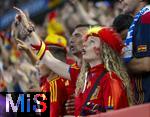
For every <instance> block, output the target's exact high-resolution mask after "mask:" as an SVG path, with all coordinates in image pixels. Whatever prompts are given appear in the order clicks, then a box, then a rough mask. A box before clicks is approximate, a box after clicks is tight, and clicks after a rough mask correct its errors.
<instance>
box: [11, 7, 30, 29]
mask: <svg viewBox="0 0 150 117" xmlns="http://www.w3.org/2000/svg"><path fill="white" fill-rule="evenodd" d="M13 8H14V9H15V10H16V11H17V12H18V14H17V15H16V18H17V19H18V21H19V22H22V24H23V25H24V26H25V27H26V28H28V27H29V26H30V25H29V21H28V18H27V16H26V15H25V13H24V12H23V11H22V10H21V9H19V8H17V7H13Z"/></svg>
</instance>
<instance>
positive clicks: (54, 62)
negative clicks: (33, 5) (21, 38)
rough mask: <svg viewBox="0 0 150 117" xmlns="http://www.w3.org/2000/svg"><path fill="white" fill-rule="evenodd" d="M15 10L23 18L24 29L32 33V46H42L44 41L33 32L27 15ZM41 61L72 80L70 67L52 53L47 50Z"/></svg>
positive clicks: (30, 39) (30, 35)
mask: <svg viewBox="0 0 150 117" xmlns="http://www.w3.org/2000/svg"><path fill="white" fill-rule="evenodd" d="M14 8H15V9H16V10H17V11H18V13H19V16H20V17H21V23H22V24H23V25H24V28H26V29H27V30H28V31H29V33H30V34H29V41H30V44H32V45H38V46H39V45H41V41H42V40H41V39H40V38H39V36H38V35H37V34H36V32H35V31H34V30H32V27H31V26H30V24H29V21H28V19H27V17H26V16H25V14H24V13H23V11H22V10H21V9H18V8H16V7H14ZM34 52H35V53H36V54H37V51H34ZM41 61H42V62H43V63H44V64H45V65H47V66H48V68H50V69H51V70H52V71H53V72H55V73H57V74H58V75H60V76H62V77H64V78H66V79H70V74H69V72H68V70H69V67H70V66H69V65H67V64H65V63H64V62H62V61H60V60H58V59H56V58H55V57H54V56H53V55H52V54H51V53H50V51H48V50H46V52H45V54H44V56H43V57H42V60H41Z"/></svg>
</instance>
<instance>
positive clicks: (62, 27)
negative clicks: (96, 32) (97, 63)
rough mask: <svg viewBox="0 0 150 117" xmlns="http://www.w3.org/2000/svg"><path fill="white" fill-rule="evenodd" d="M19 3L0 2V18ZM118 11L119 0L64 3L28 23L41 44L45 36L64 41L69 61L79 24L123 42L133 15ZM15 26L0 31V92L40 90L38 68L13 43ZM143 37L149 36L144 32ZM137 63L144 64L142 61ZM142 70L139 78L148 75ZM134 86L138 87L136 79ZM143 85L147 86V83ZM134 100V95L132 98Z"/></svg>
mask: <svg viewBox="0 0 150 117" xmlns="http://www.w3.org/2000/svg"><path fill="white" fill-rule="evenodd" d="M0 2H2V1H0ZM20 2H21V4H22V3H25V2H27V1H26V0H24V1H19V0H17V1H16V0H14V1H10V0H6V1H3V2H2V3H0V5H1V8H2V10H0V15H3V14H4V13H5V12H6V11H7V10H9V9H8V8H11V7H10V6H14V5H15V6H17V5H18V4H20ZM122 8H123V4H121V1H119V0H118V1H117V0H116V1H113V2H112V1H86V0H83V1H82V0H81V1H79V0H69V1H66V2H65V3H64V4H63V6H61V7H57V8H56V9H54V10H53V11H50V12H48V13H46V15H45V17H44V18H43V19H42V20H40V21H41V22H36V21H35V20H34V18H33V19H32V20H31V22H32V24H33V25H34V26H35V31H36V33H37V34H38V36H39V37H40V38H41V39H42V40H43V41H44V40H45V38H46V37H47V36H48V35H51V34H56V35H61V36H64V37H65V38H66V41H67V46H66V51H67V59H68V60H70V59H72V58H73V57H72V56H73V55H72V50H71V49H72V48H71V47H72V45H71V38H72V33H73V32H74V30H75V27H76V26H78V25H79V24H80V25H87V24H88V25H89V28H90V26H91V27H92V26H95V25H96V26H97V25H99V26H103V27H113V28H114V30H116V32H118V33H119V34H120V36H121V37H122V39H123V40H125V39H126V37H127V32H128V29H129V27H130V25H131V23H132V21H133V18H134V16H133V15H132V14H130V15H128V14H123V13H124V12H123V9H122ZM25 14H26V15H27V17H28V19H31V18H30V14H28V13H27V12H25ZM37 17H38V16H37ZM35 18H36V17H35ZM147 22H148V21H147ZM148 23H150V22H148ZM148 23H147V25H148ZM15 25H16V23H15V22H13V23H12V25H10V26H9V27H7V28H6V29H4V30H2V31H0V92H28V91H30V92H37V91H40V84H39V82H40V75H41V74H40V73H39V68H38V67H39V66H38V65H34V64H33V61H32V59H31V58H30V56H28V55H29V54H27V52H25V49H26V50H27V49H28V48H27V47H24V46H25V45H24V44H23V47H22V48H18V46H17V40H16V39H15V37H14V31H13V30H15ZM20 31H22V32H21V33H20V34H21V35H19V36H18V37H19V39H21V40H22V41H23V42H26V44H27V45H28V46H29V40H28V39H26V34H25V32H24V30H20ZM147 35H149V34H148V33H147ZM148 37H149V36H148ZM142 57H144V56H142ZM56 58H57V57H56ZM146 59H147V60H148V62H147V63H144V65H145V64H147V65H150V63H149V62H150V61H149V58H148V57H147V58H146ZM141 61H145V58H144V59H143V60H141ZM68 63H69V64H72V61H68ZM127 63H128V62H127ZM136 63H137V64H138V62H133V63H132V65H135V64H136ZM142 65H143V63H142ZM135 67H136V65H135ZM127 68H128V69H129V75H130V74H131V73H130V71H133V70H134V67H132V66H130V65H128V64H127ZM145 69H146V68H145ZM146 70H147V71H146ZM146 70H145V71H146V72H144V70H143V71H142V70H141V72H142V75H143V74H148V76H149V72H150V71H149V68H147V69H146ZM137 71H138V69H137ZM139 71H140V70H139ZM135 76H136V77H137V76H141V75H139V74H138V75H137V73H136V72H135V73H134V74H131V77H135ZM148 81H149V80H147V82H148ZM137 83H139V85H140V80H139V81H138V82H137ZM133 84H134V83H133ZM141 85H142V84H141ZM146 85H148V83H147V84H146ZM138 90H140V89H138ZM140 93H141V94H140V95H144V94H143V92H140ZM145 96H147V102H149V101H150V99H149V98H150V96H149V94H147V95H145ZM148 96H149V97H148ZM136 97H137V93H136V96H135V98H136ZM137 100H138V99H137ZM144 100H145V98H143V99H142V98H141V99H139V100H138V102H137V101H136V104H139V103H144Z"/></svg>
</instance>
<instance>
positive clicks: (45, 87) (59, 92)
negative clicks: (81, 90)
mask: <svg viewBox="0 0 150 117" xmlns="http://www.w3.org/2000/svg"><path fill="white" fill-rule="evenodd" d="M47 77H48V76H45V77H42V78H41V79H40V87H41V91H43V92H50V117H59V116H62V115H63V114H64V111H65V108H64V104H65V101H66V100H67V91H66V87H65V81H66V80H64V79H63V78H60V77H59V76H58V77H57V78H55V79H54V80H51V81H48V79H47Z"/></svg>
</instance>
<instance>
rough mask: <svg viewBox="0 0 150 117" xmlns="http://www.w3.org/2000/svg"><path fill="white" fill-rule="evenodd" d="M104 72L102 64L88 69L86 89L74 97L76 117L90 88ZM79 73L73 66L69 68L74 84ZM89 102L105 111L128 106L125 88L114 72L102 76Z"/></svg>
mask: <svg viewBox="0 0 150 117" xmlns="http://www.w3.org/2000/svg"><path fill="white" fill-rule="evenodd" d="M104 70H105V68H104V65H103V64H100V65H97V66H95V67H93V68H91V69H89V73H88V77H87V83H86V89H85V91H84V92H83V93H80V94H79V95H78V96H76V99H75V115H76V116H78V115H80V113H81V110H82V109H83V108H82V107H83V105H84V103H85V101H86V99H87V96H88V94H89V92H90V91H91V88H92V87H93V86H94V83H95V81H96V79H97V78H98V77H99V76H100V74H101V73H102V72H103V71H104ZM79 71H80V69H79V68H78V67H77V66H75V65H73V66H71V67H70V76H71V79H72V80H73V81H74V82H76V80H77V76H78V74H79ZM89 102H90V103H92V104H94V105H100V106H102V107H104V108H105V109H106V110H107V109H109V108H113V109H120V108H124V107H127V106H128V101H127V96H126V91H125V88H124V86H123V84H122V81H121V80H120V78H119V77H118V76H117V75H116V74H115V73H114V72H107V73H106V74H105V75H104V77H103V78H102V79H101V80H100V81H99V85H98V86H97V88H96V90H95V91H94V93H93V94H92V96H91V98H90V100H89ZM89 102H88V103H89ZM88 103H87V105H88ZM92 108H93V107H92ZM92 108H91V109H92ZM85 109H86V107H85Z"/></svg>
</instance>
